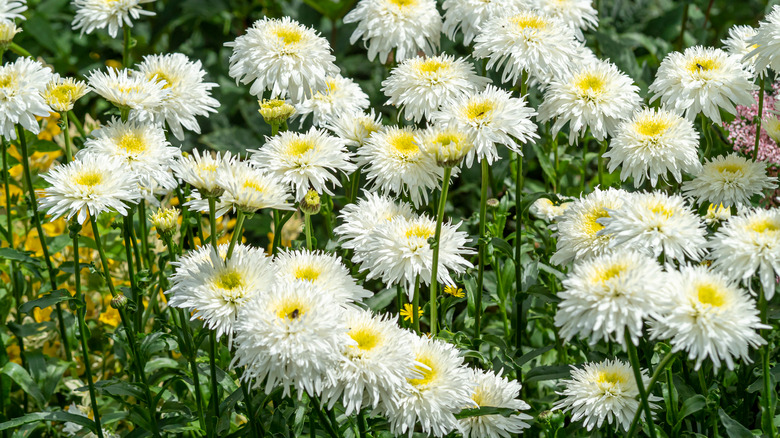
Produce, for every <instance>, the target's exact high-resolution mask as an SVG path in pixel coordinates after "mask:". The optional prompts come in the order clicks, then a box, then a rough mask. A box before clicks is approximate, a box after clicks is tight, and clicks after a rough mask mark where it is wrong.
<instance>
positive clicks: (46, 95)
mask: <svg viewBox="0 0 780 438" xmlns="http://www.w3.org/2000/svg"><path fill="white" fill-rule="evenodd" d="M89 90H90V89H89V87H87V84H85V83H84V82H83V81H79V80H76V79H73V78H63V77H60V75H58V74H57V73H55V74H54V75H53V76H52V77H51V80H50V81H49V83H47V84H46V88H45V89H44V90H43V91H41V95H42V96H43V99H44V100H45V101H46V104H47V105H49V106H50V107H51V108H52V109H53V110H54V111H57V112H61V113H62V112H65V111H70V110H72V109H73V104H74V103H75V102H76V101H77V100H79V99H80V98H81V97H82V96H84V95H85V94H87V92H89Z"/></svg>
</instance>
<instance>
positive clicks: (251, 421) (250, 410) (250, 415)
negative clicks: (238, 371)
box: [239, 375, 258, 437]
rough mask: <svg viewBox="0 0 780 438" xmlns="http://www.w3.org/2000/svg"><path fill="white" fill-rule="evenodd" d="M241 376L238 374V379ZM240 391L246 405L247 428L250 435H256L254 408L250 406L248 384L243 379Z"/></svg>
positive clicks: (250, 395) (250, 397) (250, 399)
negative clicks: (250, 432)
mask: <svg viewBox="0 0 780 438" xmlns="http://www.w3.org/2000/svg"><path fill="white" fill-rule="evenodd" d="M240 378H241V376H240V375H239V379H240ZM240 383H241V392H242V393H243V394H244V404H245V405H246V415H247V421H249V429H250V430H251V431H252V436H253V437H257V436H258V434H257V430H258V429H257V425H256V423H257V419H256V418H255V410H254V408H253V407H252V394H251V393H250V391H249V386H248V385H247V384H246V382H245V381H243V380H241V382H240Z"/></svg>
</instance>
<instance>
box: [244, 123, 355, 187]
mask: <svg viewBox="0 0 780 438" xmlns="http://www.w3.org/2000/svg"><path fill="white" fill-rule="evenodd" d="M249 152H252V156H251V158H250V161H251V162H252V163H253V164H255V165H256V166H258V167H259V168H260V169H263V170H264V171H266V172H269V173H271V174H272V175H275V176H276V177H277V178H279V179H280V180H281V182H282V183H284V184H289V185H290V186H292V187H293V189H294V190H295V199H296V200H301V199H303V197H304V196H306V193H307V192H308V191H309V188H313V189H314V190H316V191H317V193H323V192H325V193H327V194H329V195H332V194H333V192H331V191H330V189H328V187H327V184H328V183H331V184H333V185H335V186H340V185H341V183H340V181H339V179H338V177H337V176H336V175H334V174H333V172H339V171H341V172H342V173H344V174H346V175H349V174H350V173H351V172H352V171H354V170H355V169H356V167H355V165H354V164H352V162H350V160H349V159H350V154H349V152H348V151H347V145H346V142H345V141H344V140H342V139H340V138H337V137H333V136H331V135H329V134H328V133H327V132H326V131H324V130H321V129H316V128H313V127H312V128H311V129H309V131H308V132H305V133H297V132H292V131H285V132H282V133H280V134H279V135H277V136H275V137H272V138H268V139H267V141H266V143H265V145H264V146H263V147H262V148H260V149H259V150H250V151H249Z"/></svg>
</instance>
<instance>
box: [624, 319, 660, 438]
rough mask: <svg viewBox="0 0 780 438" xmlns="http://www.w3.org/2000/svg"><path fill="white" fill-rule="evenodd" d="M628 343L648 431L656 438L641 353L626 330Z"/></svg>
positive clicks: (651, 436) (629, 358) (629, 356)
mask: <svg viewBox="0 0 780 438" xmlns="http://www.w3.org/2000/svg"><path fill="white" fill-rule="evenodd" d="M626 345H628V360H629V361H630V362H631V368H632V369H633V370H634V379H635V380H636V387H637V389H638V390H639V398H640V399H641V400H640V401H641V403H642V408H643V409H644V411H645V420H646V421H647V431H648V434H649V435H650V438H656V434H655V424H653V412H652V411H651V410H650V402H649V401H648V399H647V391H646V390H645V384H644V382H643V381H642V371H641V368H640V364H639V355H638V354H637V352H636V346H635V345H634V344H633V343H632V342H631V339H630V337H629V334H628V331H626ZM659 369H660V367H659ZM629 436H631V435H629Z"/></svg>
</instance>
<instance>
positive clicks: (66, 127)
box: [61, 111, 73, 164]
mask: <svg viewBox="0 0 780 438" xmlns="http://www.w3.org/2000/svg"><path fill="white" fill-rule="evenodd" d="M61 116H62V132H63V134H65V164H67V163H70V162H71V161H73V151H72V150H71V149H70V123H68V112H67V111H63V112H62V113H61Z"/></svg>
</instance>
